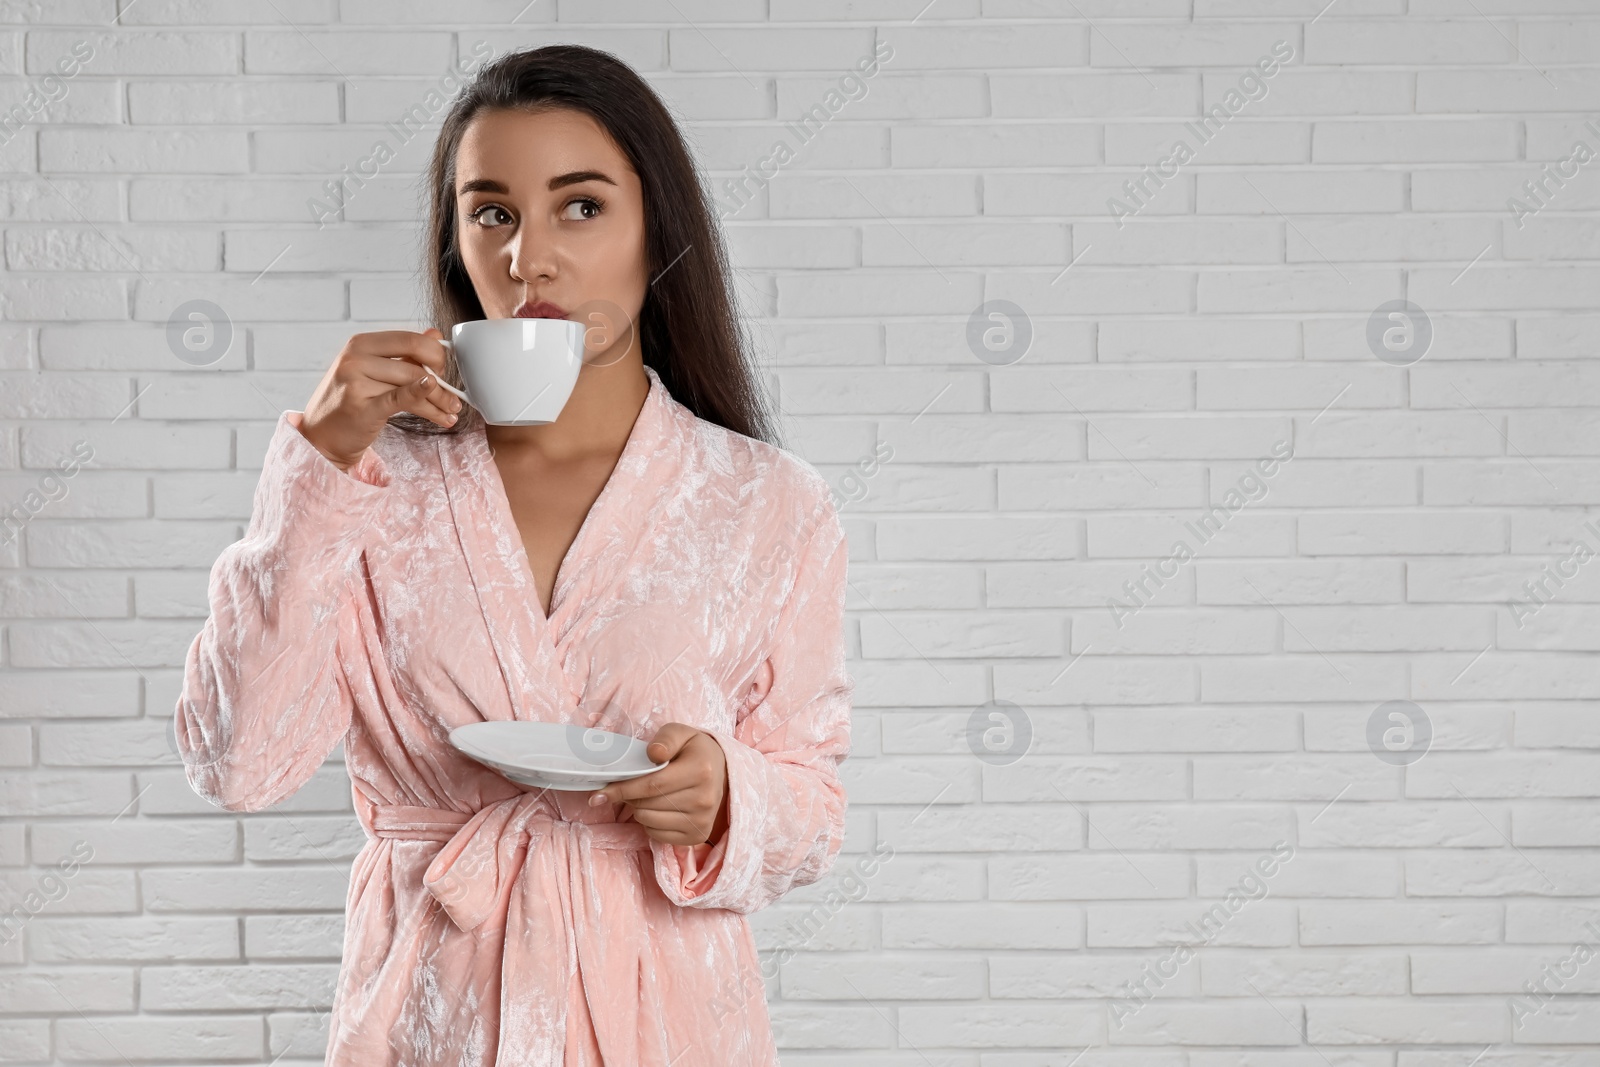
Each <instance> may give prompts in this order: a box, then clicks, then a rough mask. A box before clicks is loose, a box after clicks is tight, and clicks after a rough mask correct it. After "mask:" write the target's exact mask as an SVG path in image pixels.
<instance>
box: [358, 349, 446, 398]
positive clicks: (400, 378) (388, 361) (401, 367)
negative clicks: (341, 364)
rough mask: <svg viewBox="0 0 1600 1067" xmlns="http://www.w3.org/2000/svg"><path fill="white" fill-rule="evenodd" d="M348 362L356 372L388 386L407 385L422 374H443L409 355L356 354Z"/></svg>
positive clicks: (438, 368) (437, 368) (439, 368)
mask: <svg viewBox="0 0 1600 1067" xmlns="http://www.w3.org/2000/svg"><path fill="white" fill-rule="evenodd" d="M349 362H350V364H351V366H353V367H354V368H355V370H356V371H357V372H359V373H361V374H364V375H366V376H367V377H368V378H371V379H373V380H374V381H379V382H383V383H384V384H386V385H390V386H395V385H407V384H409V383H411V382H414V381H416V380H417V379H418V378H421V377H422V376H423V375H424V374H428V375H437V374H442V373H444V368H443V367H435V366H432V365H430V364H428V363H423V362H419V361H418V360H417V358H416V357H415V356H410V355H387V356H386V355H382V354H380V353H377V352H358V353H356V354H355V355H353V356H351V357H350V360H349ZM440 391H441V392H443V390H440Z"/></svg>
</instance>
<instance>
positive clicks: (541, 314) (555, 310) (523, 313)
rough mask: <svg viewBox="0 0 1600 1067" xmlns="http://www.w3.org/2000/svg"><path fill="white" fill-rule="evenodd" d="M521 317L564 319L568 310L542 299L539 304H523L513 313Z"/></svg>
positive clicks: (516, 316)
mask: <svg viewBox="0 0 1600 1067" xmlns="http://www.w3.org/2000/svg"><path fill="white" fill-rule="evenodd" d="M513 317H514V318H519V319H564V318H566V317H567V313H566V310H565V309H563V308H561V307H559V306H558V305H556V304H552V303H550V302H549V301H548V300H541V301H539V302H538V303H537V304H523V305H522V306H521V307H519V308H517V310H516V312H515V313H514V314H513Z"/></svg>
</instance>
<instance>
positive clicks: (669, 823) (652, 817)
mask: <svg viewBox="0 0 1600 1067" xmlns="http://www.w3.org/2000/svg"><path fill="white" fill-rule="evenodd" d="M633 818H634V821H635V822H637V823H638V824H639V825H640V826H643V827H644V828H645V829H646V830H648V831H650V836H651V837H654V838H655V839H656V840H658V841H660V840H664V839H665V837H667V836H668V835H671V836H673V837H676V838H677V840H674V841H672V842H671V843H672V844H678V845H687V844H691V843H693V844H698V843H700V842H701V841H704V840H705V837H706V831H705V825H704V824H697V823H696V822H695V821H694V820H693V819H691V818H689V817H688V816H687V815H683V814H680V813H677V812H660V811H636V812H634V813H633Z"/></svg>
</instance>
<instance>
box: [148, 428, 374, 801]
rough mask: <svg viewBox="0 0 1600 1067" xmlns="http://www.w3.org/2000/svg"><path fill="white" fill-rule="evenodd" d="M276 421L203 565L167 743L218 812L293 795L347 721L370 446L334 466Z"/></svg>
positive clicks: (370, 502)
mask: <svg viewBox="0 0 1600 1067" xmlns="http://www.w3.org/2000/svg"><path fill="white" fill-rule="evenodd" d="M303 416H304V413H303V412H299V411H286V412H284V413H283V414H282V415H281V416H280V417H279V420H278V425H277V428H276V430H275V431H274V433H273V436H272V441H271V443H270V444H269V446H268V448H267V455H266V459H265V461H264V462H263V464H262V471H261V478H260V480H259V481H258V482H257V483H256V491H255V498H254V503H253V508H252V511H251V516H250V523H249V526H248V527H247V528H246V531H245V535H244V537H243V538H242V539H241V540H238V541H235V542H234V543H233V544H231V545H229V546H228V547H227V548H225V549H223V550H222V554H221V555H220V556H219V557H218V558H217V561H216V563H215V564H213V565H212V568H211V578H210V582H209V586H208V596H209V600H210V607H211V614H210V616H209V617H208V618H207V619H206V622H205V625H204V627H203V628H202V629H201V631H200V633H199V635H198V636H196V637H195V639H194V641H193V643H192V644H191V645H190V646H189V651H188V654H187V656H186V658H185V662H184V677H183V691H182V693H181V694H180V696H179V698H178V706H177V722H176V724H175V732H176V736H177V747H178V752H179V754H180V755H181V756H182V758H183V763H184V773H185V774H186V776H187V777H188V779H189V785H190V786H191V787H192V788H193V789H194V791H195V792H196V793H198V794H199V795H200V796H202V797H204V798H205V799H206V800H208V801H210V802H211V803H212V804H215V805H218V806H220V807H223V808H226V809H227V810H229V811H259V810H261V809H262V808H265V807H269V806H271V805H273V804H276V803H277V802H278V801H280V800H282V799H284V798H285V797H287V796H289V795H291V794H293V793H294V792H295V791H296V790H298V789H299V788H300V787H301V786H302V785H304V784H305V783H306V781H307V780H308V779H309V778H310V777H311V776H312V774H314V773H315V772H316V770H317V768H318V767H319V766H321V765H322V763H323V761H324V760H326V759H327V758H328V755H329V753H331V752H332V751H333V749H334V747H335V746H336V745H337V744H338V743H339V741H340V740H342V739H343V737H344V735H345V734H346V733H347V732H348V730H349V728H350V720H351V714H352V712H353V708H354V699H353V697H352V694H351V691H350V688H349V683H348V681H347V680H346V676H345V672H344V669H343V661H344V659H345V658H346V657H348V656H351V655H357V656H364V655H365V651H364V649H365V646H364V644H363V643H362V641H361V639H360V630H359V629H358V627H357V617H356V611H355V601H354V599H353V597H354V595H355V593H356V591H357V590H361V589H363V588H364V580H363V579H361V578H360V577H359V575H360V558H361V552H362V548H363V544H362V542H363V538H364V535H365V532H366V530H367V528H368V525H369V523H370V522H371V521H372V519H373V516H374V515H375V514H377V512H378V510H379V509H380V508H381V507H383V505H384V503H385V501H386V500H387V499H388V495H389V489H388V485H389V475H388V471H387V469H386V466H385V464H384V462H383V459H382V457H380V456H379V455H378V454H377V453H376V452H375V451H373V450H372V449H371V448H369V449H367V451H366V452H365V453H363V454H362V457H361V459H360V461H359V462H357V463H356V464H354V465H353V466H351V468H350V469H349V471H342V470H340V469H339V468H338V467H337V466H335V465H334V464H333V463H332V462H331V461H330V460H329V459H328V458H327V457H326V456H324V455H323V454H322V453H321V452H319V451H318V450H317V448H316V446H315V445H313V444H312V443H311V442H310V441H308V440H307V439H306V438H305V436H304V435H303V434H301V432H300V424H301V420H302V418H303Z"/></svg>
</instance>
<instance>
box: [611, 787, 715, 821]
mask: <svg viewBox="0 0 1600 1067" xmlns="http://www.w3.org/2000/svg"><path fill="white" fill-rule="evenodd" d="M626 803H627V805H628V806H629V807H630V808H632V809H634V810H635V811H681V812H683V814H685V815H690V816H696V817H697V816H698V815H699V814H704V815H706V816H707V818H710V817H711V816H713V815H715V814H716V812H714V811H712V810H711V798H710V797H709V796H708V795H707V793H706V792H705V791H704V790H703V789H701V788H700V787H699V786H695V787H692V788H689V789H680V790H678V791H677V792H675V793H663V794H661V795H660V796H658V797H639V798H638V799H637V800H629V801H626Z"/></svg>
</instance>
